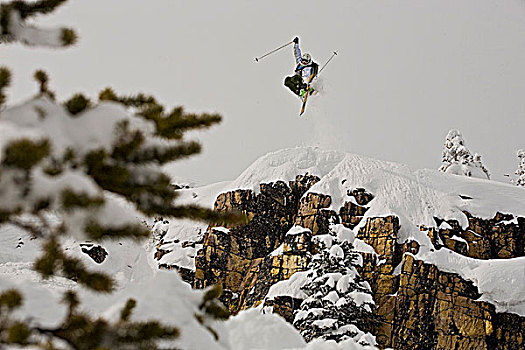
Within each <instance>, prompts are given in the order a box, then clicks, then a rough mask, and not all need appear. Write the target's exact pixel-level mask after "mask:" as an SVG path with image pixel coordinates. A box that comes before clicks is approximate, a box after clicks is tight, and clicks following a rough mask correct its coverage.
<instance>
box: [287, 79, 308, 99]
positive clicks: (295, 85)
mask: <svg viewBox="0 0 525 350" xmlns="http://www.w3.org/2000/svg"><path fill="white" fill-rule="evenodd" d="M284 86H286V87H287V88H289V89H290V90H292V92H293V93H294V94H296V95H299V94H300V93H301V89H306V86H307V85H306V83H305V82H304V81H303V78H302V77H301V76H300V75H298V74H295V75H292V76H289V77H286V79H284Z"/></svg>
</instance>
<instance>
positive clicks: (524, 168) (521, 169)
mask: <svg viewBox="0 0 525 350" xmlns="http://www.w3.org/2000/svg"><path fill="white" fill-rule="evenodd" d="M517 156H518V161H519V164H518V169H517V170H516V172H515V173H514V174H516V175H517V176H518V178H517V179H516V180H514V181H513V182H514V183H515V184H516V186H525V150H522V149H520V150H519V151H518V153H517Z"/></svg>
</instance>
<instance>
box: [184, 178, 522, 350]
mask: <svg viewBox="0 0 525 350" xmlns="http://www.w3.org/2000/svg"><path fill="white" fill-rule="evenodd" d="M322 177H323V174H320V176H315V175H308V174H306V175H298V176H296V178H295V179H294V180H291V181H288V182H285V181H274V182H269V183H264V182H263V183H260V184H259V189H258V191H254V190H252V189H240V190H233V191H228V192H224V193H221V194H220V195H219V196H218V197H217V198H216V201H215V208H216V209H217V210H219V211H221V210H229V209H231V208H235V209H238V210H241V211H243V212H244V213H246V214H247V215H248V217H249V218H250V222H249V223H248V224H247V225H244V226H240V227H228V226H223V227H208V228H207V230H206V232H205V234H204V239H203V243H202V249H200V250H199V251H198V253H197V256H196V258H195V272H194V275H192V276H191V277H187V280H188V281H190V282H192V283H193V285H194V287H196V288H203V287H206V286H208V285H211V284H215V283H221V284H222V285H223V287H224V289H225V293H224V295H223V302H224V303H225V304H226V305H227V306H228V307H229V309H230V311H231V312H233V313H236V312H238V311H239V310H242V309H246V308H250V307H253V306H257V305H260V304H261V303H264V304H265V305H266V306H271V307H272V309H273V312H275V313H278V314H280V315H282V316H283V317H284V318H285V319H287V320H288V321H291V320H292V318H293V311H294V310H295V309H297V308H298V306H299V304H300V302H301V300H300V299H297V298H294V297H292V296H289V295H282V296H279V295H276V296H273V297H272V298H266V296H267V294H268V291H269V289H270V287H271V286H272V285H274V284H275V283H277V282H279V281H283V280H287V279H289V278H290V277H291V276H292V275H293V274H294V273H295V272H298V271H304V270H306V269H308V264H309V261H310V258H311V256H312V254H314V253H316V250H317V249H318V245H317V244H316V240H315V237H316V236H320V235H324V234H327V233H328V229H329V227H330V225H333V224H343V225H344V226H346V227H348V228H350V229H353V230H354V232H355V234H356V236H357V238H358V239H360V240H361V241H362V242H364V243H366V244H367V245H368V246H369V247H372V248H373V251H374V252H373V253H372V252H362V256H363V264H362V267H361V269H360V274H361V276H362V277H364V278H365V279H366V280H367V281H368V282H369V283H370V285H371V287H372V291H373V294H374V300H375V303H376V310H375V312H376V314H377V315H378V316H379V319H380V322H379V324H378V326H377V327H376V329H374V330H373V332H374V333H375V334H376V335H377V339H378V343H379V344H380V346H382V347H393V348H395V349H409V348H416V349H522V348H523V347H524V345H523V336H524V333H525V317H522V316H520V315H519V314H518V313H516V312H515V313H511V312H502V310H501V308H498V305H495V304H494V303H491V302H490V300H488V299H487V298H484V297H482V294H483V293H482V291H481V290H480V289H479V288H478V287H477V286H476V284H475V283H473V281H471V280H468V279H466V278H465V277H464V276H462V275H461V273H456V272H452V271H448V270H447V269H441V268H440V267H439V266H438V265H439V264H437V263H432V261H431V259H430V260H428V261H427V260H426V259H425V258H424V257H425V256H428V255H432V254H433V255H432V256H434V255H437V253H438V252H450V254H452V255H451V256H453V257H455V258H456V259H459V258H461V257H463V258H464V259H465V260H464V261H467V262H472V261H483V260H488V259H512V258H517V257H522V256H525V247H524V243H523V242H524V238H525V218H523V217H521V216H517V215H514V214H511V213H501V212H496V213H495V215H494V216H493V217H492V218H487V217H479V216H476V215H475V214H473V213H470V212H469V211H468V210H466V209H465V208H468V206H467V205H462V206H460V205H457V206H456V208H458V209H459V210H462V212H461V218H462V219H461V220H460V219H458V217H459V216H458V215H448V216H445V215H444V216H443V217H439V216H437V215H435V216H433V224H429V222H428V220H427V221H425V222H422V223H420V224H419V225H417V228H416V229H417V231H418V232H420V234H419V235H417V234H414V230H413V229H412V228H411V229H407V227H406V226H407V220H406V216H407V215H406V213H402V215H401V216H399V215H397V213H396V212H393V213H391V212H385V213H384V215H376V214H378V213H377V211H378V210H377V208H374V214H373V215H370V212H371V211H372V210H369V209H371V208H373V207H374V203H375V202H376V200H375V199H374V198H375V196H377V194H376V193H375V192H374V189H373V188H372V189H370V190H369V189H368V188H364V187H350V186H351V184H347V185H349V186H347V187H346V189H345V197H344V200H343V201H341V199H340V198H333V197H334V193H333V191H332V192H331V193H323V192H322V191H321V189H322V188H323V186H320V183H321V185H322V180H321V179H322ZM345 181H346V179H343V180H340V183H341V184H344V183H345ZM332 182H333V181H332ZM354 182H355V181H354ZM476 185H477V183H476ZM324 188H326V187H324ZM418 191H420V192H422V190H421V189H418ZM328 192H330V191H328ZM380 195H383V194H380ZM393 195H396V194H393ZM461 196H462V197H461V198H459V201H460V203H464V202H467V203H468V202H469V201H470V200H471V199H472V198H471V197H470V196H467V195H461ZM398 200H400V201H403V198H400V199H398ZM421 202H422V203H424V202H425V200H424V198H422V199H421ZM427 205H428V204H427ZM463 209H465V210H463ZM422 221H423V220H422ZM403 225H405V227H403ZM292 228H293V231H294V233H293V234H289V232H290V229H292ZM403 228H404V231H403ZM407 232H410V234H407ZM421 237H424V239H422V238H421ZM425 254H426V255H425ZM462 261H463V260H462ZM488 261H492V260H488ZM509 261H510V260H509ZM175 267H176V266H175ZM449 270H450V269H449Z"/></svg>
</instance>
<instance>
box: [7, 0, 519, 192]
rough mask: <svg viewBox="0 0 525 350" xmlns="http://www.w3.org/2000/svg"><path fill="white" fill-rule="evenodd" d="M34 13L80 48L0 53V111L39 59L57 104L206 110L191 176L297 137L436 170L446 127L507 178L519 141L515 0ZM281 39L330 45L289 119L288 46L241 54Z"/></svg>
mask: <svg viewBox="0 0 525 350" xmlns="http://www.w3.org/2000/svg"><path fill="white" fill-rule="evenodd" d="M0 2H5V1H3V0H2V1H0ZM37 22H38V24H41V25H46V26H56V25H67V26H71V27H74V28H75V29H76V30H77V31H78V33H79V35H80V41H79V43H78V45H77V46H76V47H73V48H70V49H67V50H58V51H55V50H48V49H35V48H27V47H22V46H20V45H9V46H5V45H2V46H0V64H2V65H7V66H8V67H10V68H11V69H12V71H13V73H14V79H13V86H12V87H11V88H10V89H9V91H8V93H9V103H10V104H14V103H18V102H21V101H23V100H24V99H27V98H29V97H31V96H32V95H33V94H34V93H36V89H37V86H36V83H34V81H33V79H32V74H33V72H34V71H35V70H36V69H40V68H43V69H45V70H46V71H47V72H48V73H49V74H50V76H51V83H50V86H51V87H52V88H53V89H54V90H56V92H57V95H58V97H59V98H60V99H66V98H69V97H70V96H71V95H72V94H73V93H75V92H79V91H80V92H84V93H85V94H87V95H90V96H92V97H96V96H97V94H98V91H99V90H101V89H102V88H104V87H107V86H112V87H113V88H115V90H117V91H118V92H120V93H136V92H140V91H142V92H145V93H151V94H154V95H155V96H156V97H157V98H158V99H159V100H160V101H162V102H163V103H165V104H167V105H169V106H172V107H173V106H178V105H183V106H185V107H186V109H187V110H188V111H191V112H218V113H220V114H221V115H222V116H223V117H224V121H223V123H222V124H220V125H219V126H216V127H213V128H212V129H210V130H207V131H205V132H202V133H198V134H197V135H194V137H197V138H198V139H199V140H200V141H201V142H202V144H203V147H204V151H203V153H202V154H201V155H199V156H198V157H195V158H193V159H192V160H188V161H185V162H182V163H180V162H179V163H180V164H179V163H178V164H179V165H176V166H174V167H173V169H172V172H173V173H174V174H175V175H176V176H178V177H180V178H186V179H191V180H193V181H195V182H197V183H200V184H204V183H210V182H216V181H221V180H231V179H234V178H236V177H237V176H238V175H239V174H240V173H241V172H242V171H243V170H244V169H245V168H247V167H248V166H249V165H250V164H251V163H252V162H253V161H254V160H255V159H257V158H258V157H260V156H262V155H264V154H266V153H268V152H271V151H275V150H278V149H281V148H287V147H295V146H310V145H312V146H319V147H323V148H329V149H342V150H345V151H348V152H352V153H356V154H360V155H365V156H369V157H373V158H378V159H385V160H390V161H395V162H401V163H405V164H408V165H410V166H412V167H414V168H434V169H437V168H438V167H439V166H440V163H441V151H442V147H443V142H444V138H445V136H446V134H447V132H448V130H450V129H452V128H457V129H459V130H460V131H461V132H462V133H463V135H464V137H465V140H466V145H467V147H468V148H469V149H470V150H471V151H472V152H473V153H479V154H481V155H482V157H483V161H484V163H485V165H486V166H487V167H488V168H489V170H490V171H491V173H492V174H493V178H494V179H496V180H500V181H508V179H507V178H504V177H503V174H505V173H513V172H514V171H515V169H516V167H517V158H516V151H517V149H519V148H525V137H524V136H523V135H524V133H525V1H523V0H493V1H492V0H431V1H421V0H390V1H386V0H361V1H356V0H339V1H309V0H302V1H284V0H278V1H277V0H276V1H187V0H186V1H179V0H150V1H144V0H89V1H86V0H69V2H68V3H67V4H66V5H65V6H63V7H61V8H60V9H59V11H57V12H55V13H54V14H52V15H50V16H43V17H41V18H38V19H37ZM295 36H299V38H300V40H301V41H300V44H301V48H302V50H303V52H309V53H311V54H312V57H313V59H314V60H315V61H317V62H319V63H321V64H322V63H323V62H324V61H325V60H326V59H328V58H329V57H330V54H331V52H332V51H333V50H337V51H338V52H339V55H338V56H337V57H336V58H335V59H334V60H333V61H332V62H331V63H330V65H329V66H328V67H327V68H326V70H325V71H323V74H322V76H321V78H322V83H323V85H324V92H323V94H321V95H320V96H316V97H313V98H311V99H310V101H309V103H310V102H311V103H310V104H309V106H308V109H307V111H306V113H305V115H304V116H303V117H301V118H299V117H298V113H299V109H300V101H299V100H298V99H297V97H295V96H293V95H292V94H291V93H290V92H289V91H288V90H287V89H286V88H285V87H284V86H283V80H284V77H285V76H286V75H288V74H291V73H292V71H293V68H294V61H293V54H292V48H291V47H287V48H286V49H284V50H281V51H280V52H278V53H276V54H274V55H272V56H269V57H267V58H265V59H264V60H262V61H260V62H259V63H256V62H255V61H254V58H255V57H257V56H261V55H263V54H264V53H266V52H268V51H270V50H272V49H274V48H276V47H278V46H280V45H283V44H285V43H286V42H289V41H290V40H292V39H293V37H295Z"/></svg>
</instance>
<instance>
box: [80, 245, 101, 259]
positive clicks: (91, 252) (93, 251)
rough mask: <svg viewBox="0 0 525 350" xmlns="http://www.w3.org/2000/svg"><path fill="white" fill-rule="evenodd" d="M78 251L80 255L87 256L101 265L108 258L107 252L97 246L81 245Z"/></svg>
mask: <svg viewBox="0 0 525 350" xmlns="http://www.w3.org/2000/svg"><path fill="white" fill-rule="evenodd" d="M80 249H81V251H82V253H84V254H87V255H88V256H89V257H90V258H91V259H93V261H94V262H96V263H97V264H102V263H103V262H104V260H106V257H107V256H108V252H107V251H106V250H105V249H104V248H103V247H102V246H100V245H98V244H92V243H82V244H80Z"/></svg>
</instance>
